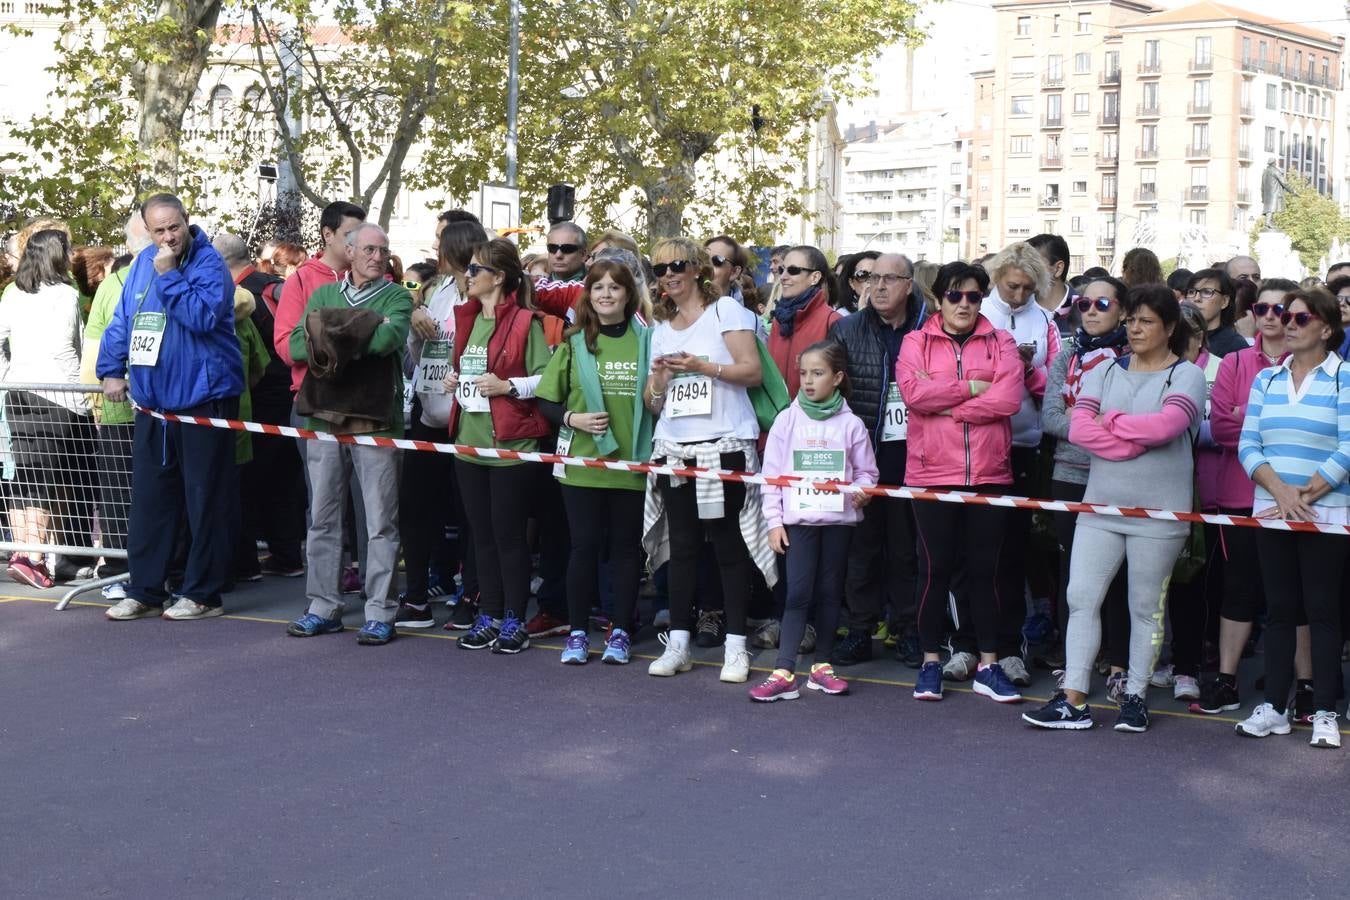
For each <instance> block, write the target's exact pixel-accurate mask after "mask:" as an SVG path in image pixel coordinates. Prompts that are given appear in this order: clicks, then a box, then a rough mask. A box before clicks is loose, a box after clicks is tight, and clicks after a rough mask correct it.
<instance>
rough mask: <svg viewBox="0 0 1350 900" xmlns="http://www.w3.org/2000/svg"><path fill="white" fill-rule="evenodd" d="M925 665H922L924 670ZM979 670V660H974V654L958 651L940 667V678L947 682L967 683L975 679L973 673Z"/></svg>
mask: <svg viewBox="0 0 1350 900" xmlns="http://www.w3.org/2000/svg"><path fill="white" fill-rule="evenodd" d="M927 665H928V664H927V663H925V664H924V666H925V668H926V667H927ZM978 668H979V660H978V659H976V658H975V654H974V653H966V652H965V651H963V650H958V651H957V652H955V653H953V654H952V656H951V659H949V660H947V664H946V665H944V666H943V667H942V677H943V678H945V679H946V680H947V681H969V680H970V679H971V678H973V677H975V672H976V670H977V669H978Z"/></svg>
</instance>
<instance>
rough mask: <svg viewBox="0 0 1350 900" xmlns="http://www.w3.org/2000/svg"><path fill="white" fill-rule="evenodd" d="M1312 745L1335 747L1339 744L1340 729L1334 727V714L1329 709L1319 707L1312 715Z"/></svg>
mask: <svg viewBox="0 0 1350 900" xmlns="http://www.w3.org/2000/svg"><path fill="white" fill-rule="evenodd" d="M1308 743H1309V744H1311V745H1312V746H1314V747H1326V748H1329V749H1337V748H1339V747H1340V746H1341V730H1340V729H1339V728H1337V727H1336V714H1335V713H1334V712H1332V711H1331V710H1327V709H1319V710H1318V711H1317V712H1315V713H1313V717H1312V740H1310V741H1309V742H1308Z"/></svg>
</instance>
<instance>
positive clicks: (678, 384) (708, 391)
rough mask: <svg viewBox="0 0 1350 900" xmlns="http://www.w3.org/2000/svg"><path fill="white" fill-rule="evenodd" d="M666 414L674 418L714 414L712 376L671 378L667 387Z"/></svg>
mask: <svg viewBox="0 0 1350 900" xmlns="http://www.w3.org/2000/svg"><path fill="white" fill-rule="evenodd" d="M666 414H667V415H669V416H670V417H671V418H672V419H678V418H681V417H683V416H710V415H712V378H711V377H709V376H707V375H680V376H677V377H676V378H673V379H671V382H670V386H669V387H667V388H666Z"/></svg>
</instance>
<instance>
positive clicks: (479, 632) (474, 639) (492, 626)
mask: <svg viewBox="0 0 1350 900" xmlns="http://www.w3.org/2000/svg"><path fill="white" fill-rule="evenodd" d="M501 630H502V626H501V623H500V622H498V621H497V620H496V619H494V618H492V616H485V615H481V614H480V615H479V616H478V618H476V619H474V620H473V625H471V626H470V627H469V633H468V634H466V635H464V636H463V637H462V638H460V639H459V641H458V643H459V649H461V650H486V649H487V648H489V647H491V646H492V645H493V644H495V643H497V635H498V634H500V633H501Z"/></svg>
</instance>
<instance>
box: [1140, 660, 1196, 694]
mask: <svg viewBox="0 0 1350 900" xmlns="http://www.w3.org/2000/svg"><path fill="white" fill-rule="evenodd" d="M1172 671H1173V669H1172V667H1171V666H1163V667H1162V668H1161V669H1157V670H1156V671H1154V673H1153V675H1152V677H1150V678H1149V680H1148V683H1149V684H1151V685H1153V686H1154V687H1167V686H1168V685H1170V684H1175V681H1174V679H1173V678H1172ZM1183 677H1185V676H1183ZM1191 680H1192V681H1194V679H1191ZM1178 699H1180V698H1178ZM1196 699H1197V700H1198V699H1200V695H1199V694H1196Z"/></svg>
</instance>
